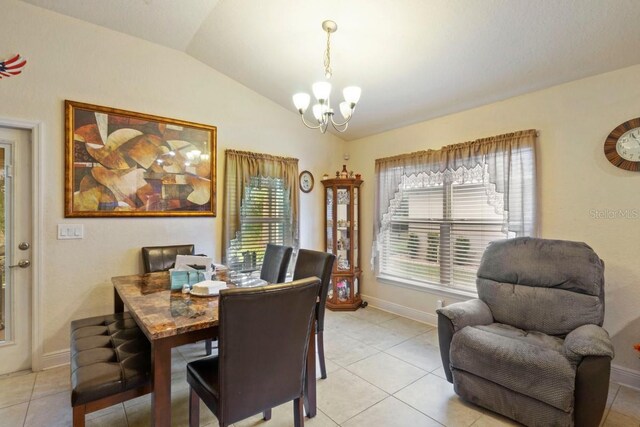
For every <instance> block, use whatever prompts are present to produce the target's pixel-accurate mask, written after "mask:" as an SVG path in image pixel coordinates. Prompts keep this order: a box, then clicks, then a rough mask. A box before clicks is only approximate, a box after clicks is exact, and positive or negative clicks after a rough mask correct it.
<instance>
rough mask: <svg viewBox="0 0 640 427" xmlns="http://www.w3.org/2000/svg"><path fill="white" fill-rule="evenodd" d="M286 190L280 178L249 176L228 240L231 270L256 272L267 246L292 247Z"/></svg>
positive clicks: (289, 211)
mask: <svg viewBox="0 0 640 427" xmlns="http://www.w3.org/2000/svg"><path fill="white" fill-rule="evenodd" d="M289 200H290V198H289V191H288V190H287V189H286V188H285V184H284V180H283V179H281V178H269V177H261V176H260V177H256V176H254V177H251V179H250V180H249V183H248V184H247V186H246V187H245V192H244V197H243V199H242V204H241V207H240V230H239V231H238V232H237V233H236V238H235V239H232V240H231V242H230V245H229V251H228V263H229V266H230V267H231V269H233V270H247V271H249V270H259V269H260V268H261V266H262V259H263V258H264V252H265V249H266V246H267V243H274V244H278V245H292V233H291V206H290V203H289Z"/></svg>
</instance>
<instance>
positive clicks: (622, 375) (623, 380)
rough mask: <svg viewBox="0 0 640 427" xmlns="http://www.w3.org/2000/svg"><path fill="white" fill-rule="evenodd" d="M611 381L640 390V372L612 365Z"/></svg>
mask: <svg viewBox="0 0 640 427" xmlns="http://www.w3.org/2000/svg"><path fill="white" fill-rule="evenodd" d="M611 381H612V382H614V383H618V384H622V385H625V386H628V387H633V388H637V389H640V371H636V370H635V369H629V368H625V367H622V366H617V365H611Z"/></svg>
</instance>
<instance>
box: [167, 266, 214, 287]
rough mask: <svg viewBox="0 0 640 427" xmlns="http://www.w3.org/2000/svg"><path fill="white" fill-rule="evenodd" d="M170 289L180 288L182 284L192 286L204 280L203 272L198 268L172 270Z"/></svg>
mask: <svg viewBox="0 0 640 427" xmlns="http://www.w3.org/2000/svg"><path fill="white" fill-rule="evenodd" d="M170 274H171V290H172V291H173V290H181V289H182V287H183V286H184V285H189V286H193V285H195V284H196V283H198V282H202V281H203V280H206V277H205V274H204V272H202V271H198V270H172V271H171V272H170Z"/></svg>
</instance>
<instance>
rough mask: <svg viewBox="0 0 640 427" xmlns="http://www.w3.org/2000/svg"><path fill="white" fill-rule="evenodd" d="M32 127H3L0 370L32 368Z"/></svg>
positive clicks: (0, 150) (0, 152) (0, 137)
mask: <svg viewBox="0 0 640 427" xmlns="http://www.w3.org/2000/svg"><path fill="white" fill-rule="evenodd" d="M30 153H31V132H30V131H28V130H21V129H13V128H6V127H0V277H1V278H2V280H0V282H1V286H2V289H1V290H0V375H1V374H7V373H10V372H16V371H21V370H24V369H31V253H32V250H31V224H32V221H31V218H32V212H31V195H32V187H31V155H30Z"/></svg>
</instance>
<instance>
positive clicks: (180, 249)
mask: <svg viewBox="0 0 640 427" xmlns="http://www.w3.org/2000/svg"><path fill="white" fill-rule="evenodd" d="M193 253H194V245H174V246H145V247H143V248H142V265H143V266H144V272H145V273H153V272H155V271H167V270H169V269H170V268H173V265H174V264H175V262H176V256H177V255H193Z"/></svg>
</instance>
